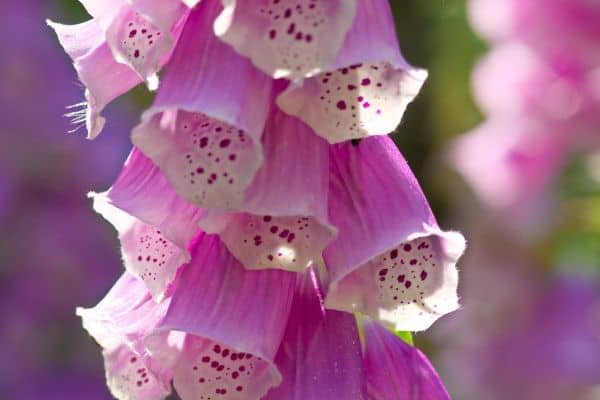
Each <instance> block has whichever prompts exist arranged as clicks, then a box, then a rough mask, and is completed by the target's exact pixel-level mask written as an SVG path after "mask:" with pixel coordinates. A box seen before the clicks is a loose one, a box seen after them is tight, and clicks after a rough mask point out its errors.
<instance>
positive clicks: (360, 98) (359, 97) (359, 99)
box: [356, 96, 365, 103]
mask: <svg viewBox="0 0 600 400" xmlns="http://www.w3.org/2000/svg"><path fill="white" fill-rule="evenodd" d="M364 99H365V98H364V97H362V96H358V97H357V98H356V100H357V101H358V102H359V103H360V102H361V101H363V100H364Z"/></svg>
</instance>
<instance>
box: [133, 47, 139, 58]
mask: <svg viewBox="0 0 600 400" xmlns="http://www.w3.org/2000/svg"><path fill="white" fill-rule="evenodd" d="M133 56H134V57H135V58H139V56H140V51H139V50H137V49H136V50H135V51H134V52H133Z"/></svg>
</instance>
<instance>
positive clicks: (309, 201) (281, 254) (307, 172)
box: [201, 109, 335, 272]
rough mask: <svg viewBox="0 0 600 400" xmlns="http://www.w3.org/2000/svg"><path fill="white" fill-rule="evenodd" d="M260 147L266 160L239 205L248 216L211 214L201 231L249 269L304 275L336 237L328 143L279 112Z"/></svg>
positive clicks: (295, 120) (266, 131) (242, 214)
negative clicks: (213, 235)
mask: <svg viewBox="0 0 600 400" xmlns="http://www.w3.org/2000/svg"><path fill="white" fill-rule="evenodd" d="M262 143H263V147H264V149H265V162H264V165H263V167H262V168H261V169H260V170H259V172H258V173H257V175H256V177H255V179H254V181H253V182H252V184H251V186H250V187H249V188H248V190H247V192H246V199H245V201H244V204H242V206H241V207H240V208H241V210H242V211H246V212H217V211H212V212H208V213H207V214H206V218H205V219H203V220H202V222H201V227H202V229H204V230H205V231H206V232H208V233H218V234H219V235H220V237H221V240H223V242H225V244H226V245H227V247H228V248H229V250H230V251H231V253H232V254H233V255H234V256H235V257H236V258H237V259H238V260H239V261H240V262H241V263H242V264H243V265H244V266H245V267H246V268H250V269H263V268H282V269H286V270H291V271H299V272H301V271H304V269H305V268H307V267H308V266H309V265H310V264H311V263H312V262H313V261H314V260H318V259H320V257H321V253H322V252H323V249H324V248H325V247H326V246H327V244H328V243H329V242H330V241H331V239H332V238H333V237H334V236H335V228H334V227H332V226H331V225H330V224H329V222H328V220H327V168H328V153H327V149H328V145H327V143H325V141H323V140H322V139H320V138H319V137H317V136H315V135H314V134H313V133H312V132H311V130H310V128H308V127H307V126H306V125H305V124H303V123H302V122H301V121H299V120H297V119H296V118H293V117H289V116H287V115H285V114H284V113H282V112H281V111H279V110H276V109H275V110H273V113H272V115H271V118H270V120H269V122H268V124H267V127H266V129H265V134H264V137H263V141H262ZM307 160H310V161H307Z"/></svg>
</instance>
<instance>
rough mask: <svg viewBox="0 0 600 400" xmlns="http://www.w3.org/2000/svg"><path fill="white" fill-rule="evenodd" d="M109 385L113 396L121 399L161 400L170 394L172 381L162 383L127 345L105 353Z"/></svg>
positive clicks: (143, 360)
mask: <svg viewBox="0 0 600 400" xmlns="http://www.w3.org/2000/svg"><path fill="white" fill-rule="evenodd" d="M102 355H103V356H104V369H105V370H106V383H107V385H108V387H109V389H110V392H111V394H112V395H113V396H114V397H115V398H117V399H120V400H130V399H144V400H160V399H164V398H165V397H167V396H168V395H169V394H170V393H171V384H170V379H167V380H165V381H162V382H161V380H160V379H161V377H160V375H157V374H156V373H155V372H154V371H152V369H151V368H150V367H149V366H148V364H147V363H148V361H149V360H148V359H144V358H142V357H140V356H139V355H138V354H136V353H134V352H132V351H131V350H129V348H127V347H126V346H120V347H117V348H116V349H114V350H111V351H106V350H105V351H104V352H103V353H102Z"/></svg>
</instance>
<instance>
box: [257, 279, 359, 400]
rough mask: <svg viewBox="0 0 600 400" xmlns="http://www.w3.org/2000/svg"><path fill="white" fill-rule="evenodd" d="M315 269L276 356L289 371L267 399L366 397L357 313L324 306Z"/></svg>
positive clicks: (301, 288)
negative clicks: (334, 309) (314, 273)
mask: <svg viewBox="0 0 600 400" xmlns="http://www.w3.org/2000/svg"><path fill="white" fill-rule="evenodd" d="M315 279H316V278H315V277H314V275H313V273H312V271H308V272H307V273H306V274H305V276H304V279H303V280H304V282H303V283H302V284H301V285H300V286H299V288H298V290H297V292H296V295H295V297H294V303H293V306H292V311H291V316H290V320H289V322H288V326H287V328H286V331H285V336H284V337H283V342H282V343H281V347H280V348H279V353H277V357H276V358H275V362H276V364H277V366H278V367H279V370H280V371H281V374H282V375H283V382H282V383H281V385H280V386H278V387H277V388H275V389H272V390H271V391H270V392H269V394H268V395H267V396H266V397H265V400H280V399H286V400H337V399H352V400H362V399H366V393H365V382H364V375H363V365H362V355H361V346H360V339H359V335H358V330H357V327H356V320H355V318H354V315H352V314H349V313H343V312H339V311H331V310H327V311H326V310H324V309H323V307H322V304H321V298H320V293H318V291H317V288H316V287H315V285H316V281H315Z"/></svg>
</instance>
